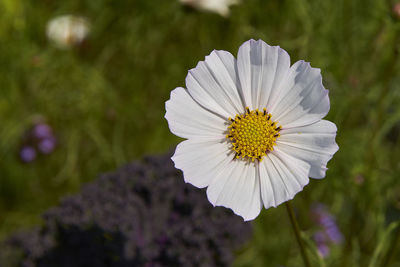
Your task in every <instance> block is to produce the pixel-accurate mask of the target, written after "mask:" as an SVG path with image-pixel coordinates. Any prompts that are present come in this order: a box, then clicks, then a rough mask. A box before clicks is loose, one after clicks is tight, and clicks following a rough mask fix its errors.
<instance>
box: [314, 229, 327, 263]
mask: <svg viewBox="0 0 400 267" xmlns="http://www.w3.org/2000/svg"><path fill="white" fill-rule="evenodd" d="M313 239H314V241H315V243H316V244H317V248H318V251H319V253H320V254H321V256H322V257H324V258H325V257H327V256H328V255H329V246H328V242H329V240H328V238H327V236H326V234H325V233H324V232H323V231H318V232H316V233H315V234H314V235H313Z"/></svg>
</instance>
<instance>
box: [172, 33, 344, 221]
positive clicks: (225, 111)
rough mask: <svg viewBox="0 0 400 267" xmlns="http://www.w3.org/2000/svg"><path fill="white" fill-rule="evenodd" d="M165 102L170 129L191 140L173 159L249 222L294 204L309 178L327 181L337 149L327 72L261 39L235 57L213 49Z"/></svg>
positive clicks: (212, 197)
mask: <svg viewBox="0 0 400 267" xmlns="http://www.w3.org/2000/svg"><path fill="white" fill-rule="evenodd" d="M186 87H187V89H184V88H181V87H179V88H176V89H175V90H173V91H172V92H171V98H170V100H168V101H167V102H166V111H167V112H166V115H165V118H166V119H167V120H168V124H169V128H170V129H171V131H172V132H173V133H174V134H175V135H177V136H180V137H183V138H186V139H188V140H185V141H183V142H181V143H180V144H179V145H178V146H177V148H176V151H175V154H174V156H173V157H172V160H173V161H174V163H175V167H176V168H178V169H181V170H182V171H183V174H184V179H185V181H186V182H188V183H191V184H193V185H194V186H196V187H199V188H204V187H207V197H208V199H209V201H210V202H211V203H212V204H213V205H214V206H224V207H227V208H230V209H232V210H233V211H234V212H235V213H236V214H238V215H240V216H242V217H243V218H244V219H245V220H252V219H254V218H255V217H257V216H258V214H259V213H260V210H261V209H262V206H264V207H265V208H269V207H271V206H273V207H276V206H277V205H279V204H281V203H282V202H285V201H287V200H290V199H292V198H293V197H294V196H295V195H296V194H297V193H298V192H299V191H301V190H302V189H303V187H304V186H305V185H306V184H308V182H309V178H308V177H311V178H316V179H321V178H324V177H325V172H326V170H327V168H326V165H327V162H328V161H329V160H330V159H331V158H332V156H333V154H334V153H335V152H336V151H337V150H338V145H337V144H336V142H335V137H336V130H337V128H336V125H335V124H334V123H332V122H330V121H327V120H322V118H323V117H324V116H325V115H326V114H327V113H328V111H329V107H330V104H329V97H328V90H326V89H325V88H324V86H323V85H322V77H321V72H320V69H317V68H312V67H311V66H310V64H309V63H307V62H304V61H302V60H300V61H297V62H296V63H294V64H293V65H292V66H291V65H290V57H289V55H288V53H287V52H286V51H285V50H283V49H281V48H280V47H278V46H269V45H268V44H266V43H265V42H263V41H262V40H259V41H254V40H250V41H247V42H245V43H244V44H243V45H242V46H241V47H240V48H239V52H238V59H237V60H236V59H235V58H234V57H233V56H232V54H230V53H229V52H227V51H216V50H214V51H213V52H212V53H211V54H210V55H209V56H207V57H206V58H205V61H200V62H199V63H198V64H197V66H196V67H195V68H194V69H191V70H189V73H188V75H187V77H186Z"/></svg>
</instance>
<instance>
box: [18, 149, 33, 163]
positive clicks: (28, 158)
mask: <svg viewBox="0 0 400 267" xmlns="http://www.w3.org/2000/svg"><path fill="white" fill-rule="evenodd" d="M19 156H20V157H21V160H22V161H23V162H27V163H28V162H32V161H33V160H35V158H36V150H35V149H34V148H33V147H31V146H25V147H23V148H22V149H21V151H20V152H19Z"/></svg>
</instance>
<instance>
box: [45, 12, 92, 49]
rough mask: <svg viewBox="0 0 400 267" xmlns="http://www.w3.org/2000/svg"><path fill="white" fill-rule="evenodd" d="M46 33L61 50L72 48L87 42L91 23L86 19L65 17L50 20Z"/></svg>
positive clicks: (71, 16)
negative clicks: (84, 41)
mask: <svg viewBox="0 0 400 267" xmlns="http://www.w3.org/2000/svg"><path fill="white" fill-rule="evenodd" d="M46 31H47V37H48V38H49V39H50V40H51V41H53V42H54V43H55V44H56V45H57V46H58V47H59V48H70V47H72V46H74V45H78V44H80V43H81V42H82V41H83V40H85V38H86V36H87V35H88V33H89V23H88V21H87V20H86V18H84V17H78V16H73V15H65V16H60V17H56V18H54V19H52V20H50V21H49V23H48V24H47V30H46Z"/></svg>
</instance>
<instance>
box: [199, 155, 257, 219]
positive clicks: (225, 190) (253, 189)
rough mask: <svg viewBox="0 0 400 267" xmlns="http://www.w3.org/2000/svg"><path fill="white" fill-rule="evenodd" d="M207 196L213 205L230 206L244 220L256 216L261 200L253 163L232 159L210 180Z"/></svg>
mask: <svg viewBox="0 0 400 267" xmlns="http://www.w3.org/2000/svg"><path fill="white" fill-rule="evenodd" d="M232 158H233V157H232ZM207 197H208V200H209V201H210V202H211V203H212V204H213V205H214V206H224V207H226V208H230V209H232V210H233V212H234V213H236V214H237V215H240V216H242V217H243V219H244V220H245V221H249V220H253V219H254V218H256V217H257V216H258V214H259V213H260V211H261V208H262V202H261V195H260V180H259V176H258V173H257V172H256V167H255V164H254V163H249V162H245V161H242V160H232V161H231V162H230V163H229V164H228V165H227V166H226V167H225V168H224V170H220V171H219V173H218V175H217V176H216V177H215V178H214V179H213V180H212V181H211V183H210V185H209V186H208V188H207Z"/></svg>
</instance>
